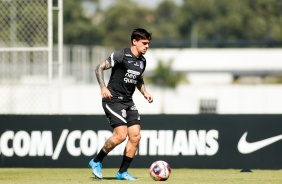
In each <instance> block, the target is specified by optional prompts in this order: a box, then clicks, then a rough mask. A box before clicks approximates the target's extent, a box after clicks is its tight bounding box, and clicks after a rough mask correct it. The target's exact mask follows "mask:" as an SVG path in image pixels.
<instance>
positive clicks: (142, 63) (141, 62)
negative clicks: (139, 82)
mask: <svg viewBox="0 0 282 184" xmlns="http://www.w3.org/2000/svg"><path fill="white" fill-rule="evenodd" d="M140 68H141V69H143V68H144V62H143V61H140Z"/></svg>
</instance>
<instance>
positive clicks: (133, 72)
mask: <svg viewBox="0 0 282 184" xmlns="http://www.w3.org/2000/svg"><path fill="white" fill-rule="evenodd" d="M127 73H132V74H134V75H140V72H138V71H134V70H127Z"/></svg>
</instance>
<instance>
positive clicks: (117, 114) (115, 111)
mask: <svg viewBox="0 0 282 184" xmlns="http://www.w3.org/2000/svg"><path fill="white" fill-rule="evenodd" d="M102 105H103V109H104V111H105V114H106V116H107V118H108V121H109V123H110V125H111V126H112V127H113V128H115V127H118V126H123V125H127V120H126V111H125V110H124V109H125V108H126V106H125V105H123V104H121V103H108V102H103V103H102Z"/></svg>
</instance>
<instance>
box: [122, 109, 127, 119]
mask: <svg viewBox="0 0 282 184" xmlns="http://www.w3.org/2000/svg"><path fill="white" fill-rule="evenodd" d="M121 115H122V117H124V118H126V116H127V113H126V110H124V109H122V110H121Z"/></svg>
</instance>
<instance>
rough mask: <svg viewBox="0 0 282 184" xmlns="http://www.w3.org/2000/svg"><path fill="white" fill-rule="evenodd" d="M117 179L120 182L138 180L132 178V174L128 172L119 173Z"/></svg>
mask: <svg viewBox="0 0 282 184" xmlns="http://www.w3.org/2000/svg"><path fill="white" fill-rule="evenodd" d="M116 178H117V179H118V180H137V178H134V177H132V176H130V174H129V173H128V172H127V171H125V172H123V173H119V172H117V176H116Z"/></svg>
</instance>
